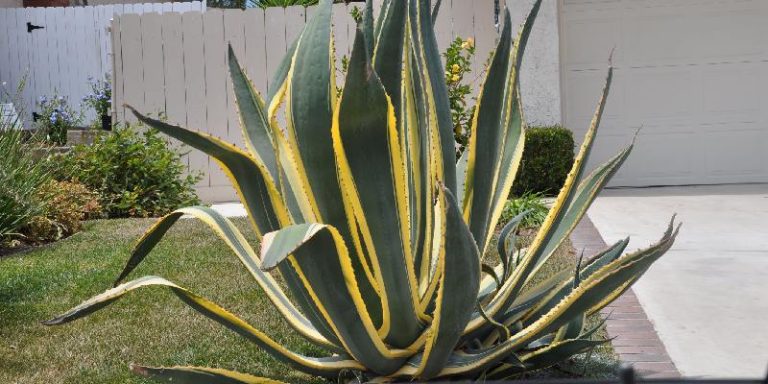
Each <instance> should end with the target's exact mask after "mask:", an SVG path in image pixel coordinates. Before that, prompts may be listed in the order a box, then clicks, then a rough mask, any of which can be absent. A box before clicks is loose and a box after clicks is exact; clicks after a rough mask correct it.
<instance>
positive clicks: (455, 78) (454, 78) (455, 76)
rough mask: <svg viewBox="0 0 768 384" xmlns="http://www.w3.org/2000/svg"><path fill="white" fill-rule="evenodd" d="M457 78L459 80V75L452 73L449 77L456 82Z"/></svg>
mask: <svg viewBox="0 0 768 384" xmlns="http://www.w3.org/2000/svg"><path fill="white" fill-rule="evenodd" d="M459 80H461V77H459V75H453V77H451V81H453V82H454V83H457V82H458V81H459Z"/></svg>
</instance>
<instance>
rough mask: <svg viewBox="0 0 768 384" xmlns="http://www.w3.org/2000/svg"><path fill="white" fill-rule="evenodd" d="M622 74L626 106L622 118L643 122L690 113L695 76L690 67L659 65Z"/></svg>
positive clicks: (693, 98)
mask: <svg viewBox="0 0 768 384" xmlns="http://www.w3.org/2000/svg"><path fill="white" fill-rule="evenodd" d="M624 73H626V76H624V77H625V78H626V82H627V93H626V96H625V99H626V103H627V105H628V107H627V108H625V111H624V115H623V117H625V118H629V119H634V120H636V121H637V123H643V122H647V121H649V120H652V119H665V118H684V117H687V116H690V115H691V114H692V113H693V111H694V108H695V107H694V103H695V102H696V100H695V97H694V94H695V81H696V79H695V73H693V72H692V71H691V70H690V69H688V68H666V67H662V68H646V69H634V70H629V71H624ZM617 77H618V75H617Z"/></svg>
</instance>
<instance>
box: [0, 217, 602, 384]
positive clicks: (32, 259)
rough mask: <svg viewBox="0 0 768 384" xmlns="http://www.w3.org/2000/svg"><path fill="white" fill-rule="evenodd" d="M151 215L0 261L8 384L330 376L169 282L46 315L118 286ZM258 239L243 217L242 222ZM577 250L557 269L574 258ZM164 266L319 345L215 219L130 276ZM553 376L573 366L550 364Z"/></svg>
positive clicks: (0, 357)
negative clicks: (75, 313)
mask: <svg viewBox="0 0 768 384" xmlns="http://www.w3.org/2000/svg"><path fill="white" fill-rule="evenodd" d="M152 222H153V220H138V219H130V220H108V221H93V222H88V223H87V225H86V229H85V231H84V232H82V233H79V234H77V235H75V236H72V237H71V238H69V239H66V240H64V241H61V242H58V243H56V244H53V245H50V246H47V247H43V248H39V249H35V250H33V251H30V252H27V253H24V254H16V255H12V256H8V257H4V258H2V259H0V383H17V384H22V383H78V384H87V383H94V384H96V383H98V384H105V383H106V384H111V383H121V384H122V383H143V382H144V381H143V380H141V379H138V378H136V377H134V376H132V375H131V374H130V373H129V372H128V369H127V366H128V363H130V362H138V363H142V364H147V365H204V366H214V367H221V368H229V369H236V370H241V371H245V372H249V373H253V374H257V375H263V376H268V377H273V378H276V379H280V380H283V381H287V382H292V383H297V382H298V383H301V382H304V383H313V382H322V381H321V380H318V379H313V378H311V377H308V376H305V375H302V374H300V373H296V372H294V371H293V370H291V369H289V368H287V367H285V366H284V365H282V364H280V363H278V362H276V361H275V360H273V359H272V358H271V357H270V356H268V355H267V354H265V353H263V352H262V351H260V350H259V349H258V348H256V347H255V346H253V345H252V344H250V343H247V342H245V341H244V340H243V339H241V338H240V337H238V336H237V335H235V334H234V333H232V332H230V331H228V330H226V329H225V328H223V327H221V326H219V325H218V324H216V323H214V322H212V321H210V320H208V319H207V318H205V317H203V316H202V315H199V314H197V313H196V312H194V311H193V310H191V309H188V308H187V307H186V306H184V305H183V304H181V302H180V301H178V299H176V297H175V296H174V295H173V294H171V293H170V292H167V291H164V290H162V289H160V288H149V289H145V290H143V291H142V290H140V291H138V292H135V293H134V294H132V295H129V296H127V297H126V298H124V299H123V300H120V301H118V302H117V303H115V304H113V305H112V306H110V307H109V308H106V309H104V310H101V311H100V312H97V313H96V314H94V315H91V316H89V317H87V318H85V319H82V320H78V321H75V322H73V323H69V324H65V325H62V326H57V327H46V326H43V325H41V324H40V323H39V322H40V321H42V320H46V319H49V318H51V317H53V316H54V315H56V314H59V313H61V312H63V311H65V310H67V309H69V308H70V307H72V306H74V305H76V304H78V303H80V302H81V301H82V300H84V299H86V298H88V297H90V296H92V295H94V294H97V293H100V292H102V291H103V290H105V289H106V288H108V287H110V286H111V283H112V282H113V280H114V278H115V277H116V276H117V275H118V274H119V272H120V271H121V270H122V267H123V264H124V263H125V261H126V260H127V257H128V254H129V252H130V249H131V247H132V245H133V243H134V242H135V241H136V239H137V238H138V237H139V236H140V235H141V234H142V233H143V232H144V231H145V230H146V229H147V227H148V226H149V225H151V223H152ZM236 223H237V225H238V226H239V227H240V228H241V229H242V231H243V233H244V234H246V236H248V237H249V239H250V240H254V239H253V237H252V235H250V231H249V230H248V228H247V224H246V222H245V220H237V221H236ZM573 263H574V258H573V257H572V255H570V254H569V252H568V250H566V251H563V252H560V254H559V255H558V256H557V257H556V265H554V266H553V268H554V269H559V268H570V267H572V265H573ZM150 274H151V275H158V276H163V277H165V278H168V279H169V280H172V281H174V282H176V283H178V284H180V285H182V286H185V287H187V288H191V289H192V290H193V291H195V292H197V293H199V294H202V295H204V296H206V297H208V298H210V299H212V300H214V301H215V302H217V303H219V304H221V305H223V306H224V307H226V308H228V309H230V310H231V311H233V312H234V313H235V314H237V315H239V316H241V317H242V318H244V319H245V320H246V321H249V322H251V323H252V324H254V325H255V326H257V327H258V328H260V329H262V330H265V331H267V333H268V334H270V335H271V336H272V337H274V338H275V339H276V340H277V341H278V342H280V343H284V344H285V345H287V346H289V347H290V348H291V349H293V350H295V351H297V352H301V353H304V354H309V355H318V354H320V353H321V352H322V351H320V350H319V349H317V348H315V347H313V346H312V345H309V344H308V343H306V342H304V341H303V340H302V339H300V338H299V337H297V336H294V334H293V332H291V331H290V329H289V327H288V325H287V324H286V323H285V322H284V321H283V320H282V318H281V317H280V315H279V314H278V313H277V311H275V310H274V309H273V308H272V306H271V304H270V303H269V302H268V301H267V299H266V298H265V297H264V296H263V295H261V293H260V292H259V291H258V289H257V286H256V284H254V283H252V280H251V277H250V275H249V274H248V273H247V272H246V271H245V269H244V268H242V266H241V265H240V263H239V261H238V260H237V258H236V257H235V256H234V255H232V254H231V253H230V251H229V249H228V248H227V247H226V245H224V244H223V242H221V241H220V240H219V239H218V238H217V237H216V236H215V235H213V234H212V233H211V232H210V231H209V230H208V228H207V227H205V226H204V225H202V224H200V223H198V222H197V221H194V220H181V221H180V222H179V223H178V224H177V225H176V226H175V227H174V228H173V229H172V230H171V231H170V232H169V233H168V235H167V237H166V239H165V240H164V241H163V242H161V243H160V245H159V246H158V247H157V249H156V250H155V251H154V252H153V253H152V254H151V255H150V256H149V257H148V258H147V260H146V261H145V262H144V263H143V264H142V265H141V266H140V267H139V268H138V269H137V270H136V271H134V272H133V275H132V277H133V278H136V277H139V276H143V275H150ZM612 356H613V354H612V352H611V350H610V347H606V348H601V349H600V350H599V351H597V353H595V354H594V355H593V358H592V359H590V361H589V362H588V363H586V364H587V365H586V366H585V365H584V364H585V362H584V360H585V359H584V358H580V359H576V360H575V362H574V363H573V364H570V367H569V369H573V370H576V371H579V372H581V370H583V369H584V368H585V367H586V368H587V369H588V370H589V373H588V376H590V377H604V376H608V375H611V373H612V371H613V369H614V367H615V360H614V359H613V357H612ZM544 374H545V375H548V376H562V375H566V374H565V373H564V372H563V371H562V370H550V371H547V372H545V373H544Z"/></svg>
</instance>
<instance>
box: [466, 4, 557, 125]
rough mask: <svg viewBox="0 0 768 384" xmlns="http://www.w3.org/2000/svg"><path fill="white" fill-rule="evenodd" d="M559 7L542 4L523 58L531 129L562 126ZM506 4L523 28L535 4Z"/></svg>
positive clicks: (514, 21)
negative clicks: (537, 126) (536, 126)
mask: <svg viewBox="0 0 768 384" xmlns="http://www.w3.org/2000/svg"><path fill="white" fill-rule="evenodd" d="M453 1H454V2H456V1H466V0H453ZM557 3H558V2H557V1H553V0H544V1H543V2H542V4H541V9H540V10H539V15H538V17H537V18H536V22H535V24H534V26H533V31H532V32H531V37H530V40H529V41H528V46H527V48H526V51H525V56H524V57H523V68H522V69H521V72H520V91H521V92H522V100H523V108H524V112H525V118H526V120H527V121H528V124H529V125H556V124H561V122H562V113H561V102H560V37H559V30H558V29H559V26H558V6H557ZM507 4H508V5H509V7H510V15H511V16H512V25H515V26H516V25H522V23H523V21H524V20H525V17H526V16H527V15H528V11H529V10H530V8H531V5H532V4H533V0H511V1H510V0H508V1H507ZM513 30H514V29H513Z"/></svg>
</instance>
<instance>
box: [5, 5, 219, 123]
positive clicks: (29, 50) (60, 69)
mask: <svg viewBox="0 0 768 384" xmlns="http://www.w3.org/2000/svg"><path fill="white" fill-rule="evenodd" d="M204 10H205V5H204V3H201V2H186V3H156V4H114V5H99V6H89V7H66V8H0V83H4V84H5V90H4V91H6V92H14V91H15V88H16V85H17V84H18V83H19V82H20V81H21V80H22V79H26V87H25V88H24V90H23V93H22V94H21V95H19V96H20V100H21V102H20V103H19V104H21V105H17V106H16V107H17V109H19V110H23V111H24V112H25V115H26V118H27V119H28V118H29V115H30V114H31V112H33V111H35V102H36V100H38V98H39V97H41V96H52V95H54V94H56V95H59V96H64V97H66V98H67V99H68V100H69V101H70V103H73V104H75V105H74V106H76V107H77V108H79V104H80V100H81V99H82V97H83V96H84V95H86V94H88V93H89V92H90V88H89V84H88V78H89V77H93V78H96V79H103V78H105V76H110V77H111V75H112V71H113V61H112V57H111V52H112V42H111V35H110V31H109V28H110V23H111V20H112V18H113V16H114V15H121V14H142V13H146V12H153V13H158V14H159V13H165V12H189V11H197V12H198V13H199V12H201V11H204ZM27 23H31V24H32V25H34V26H41V27H44V28H41V29H35V30H33V31H32V32H27ZM95 117H96V116H93V114H92V113H88V114H87V115H86V119H87V120H90V119H94V118H95ZM27 123H28V121H27Z"/></svg>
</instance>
